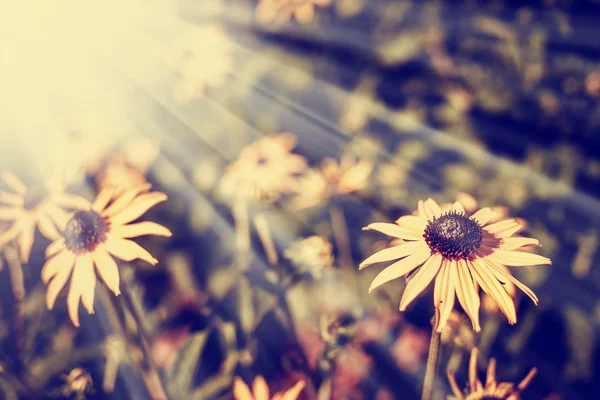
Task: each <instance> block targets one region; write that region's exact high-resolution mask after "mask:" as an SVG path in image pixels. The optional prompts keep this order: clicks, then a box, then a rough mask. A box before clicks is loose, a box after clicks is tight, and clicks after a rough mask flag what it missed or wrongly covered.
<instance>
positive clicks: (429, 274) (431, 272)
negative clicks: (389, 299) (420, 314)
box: [400, 253, 442, 311]
mask: <svg viewBox="0 0 600 400" xmlns="http://www.w3.org/2000/svg"><path fill="white" fill-rule="evenodd" d="M441 266H442V256H441V255H440V254H438V253H436V254H434V255H432V256H431V257H429V259H428V260H427V261H426V262H425V264H424V265H423V266H422V267H421V268H419V270H418V271H417V273H416V274H415V275H414V276H413V277H412V278H411V280H410V283H409V284H408V285H406V288H405V289H404V293H402V299H400V311H404V310H406V307H408V305H409V304H410V303H411V302H412V301H413V300H414V299H415V298H416V297H417V296H418V295H419V294H420V293H421V292H422V291H423V290H425V289H426V288H427V286H429V284H430V283H431V281H432V280H433V278H435V276H436V275H437V273H438V272H439V270H440V268H441Z"/></svg>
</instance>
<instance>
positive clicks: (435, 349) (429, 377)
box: [421, 312, 441, 400]
mask: <svg viewBox="0 0 600 400" xmlns="http://www.w3.org/2000/svg"><path fill="white" fill-rule="evenodd" d="M438 318H439V317H438V313H437V312H436V313H435V317H434V322H433V326H432V329H431V340H430V342H429V355H428V356H427V366H426V367H425V379H424V381H423V394H422V396H421V400H431V397H432V395H433V386H434V384H435V375H436V371H437V361H438V353H439V350H440V335H441V334H440V333H438V332H437V331H436V328H437V324H438Z"/></svg>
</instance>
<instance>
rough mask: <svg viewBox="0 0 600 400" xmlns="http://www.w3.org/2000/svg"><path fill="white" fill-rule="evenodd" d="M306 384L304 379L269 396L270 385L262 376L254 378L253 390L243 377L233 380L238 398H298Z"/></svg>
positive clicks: (235, 394)
mask: <svg viewBox="0 0 600 400" xmlns="http://www.w3.org/2000/svg"><path fill="white" fill-rule="evenodd" d="M304 385H305V383H304V381H299V382H298V383H296V384H295V385H294V386H292V387H291V388H290V389H288V390H286V391H284V392H278V393H275V395H273V397H272V398H271V397H269V396H270V395H269V386H267V382H265V379H264V378H263V377H262V376H257V377H256V378H254V382H253V383H252V391H250V388H249V387H248V385H246V383H245V382H244V381H243V380H242V379H241V378H238V377H236V378H235V381H234V382H233V396H234V397H235V399H236V400H296V399H297V398H298V396H299V395H300V392H301V391H302V389H304Z"/></svg>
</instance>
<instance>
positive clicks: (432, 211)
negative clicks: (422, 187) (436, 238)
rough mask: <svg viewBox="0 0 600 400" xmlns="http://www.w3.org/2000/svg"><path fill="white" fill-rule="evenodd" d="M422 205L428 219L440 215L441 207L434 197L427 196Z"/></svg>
mask: <svg viewBox="0 0 600 400" xmlns="http://www.w3.org/2000/svg"><path fill="white" fill-rule="evenodd" d="M424 206H425V212H426V213H427V216H428V218H427V219H428V220H432V219H433V218H439V217H440V216H441V215H442V209H441V208H440V206H439V205H438V203H436V201H435V200H434V199H432V198H429V199H427V200H425V203H424Z"/></svg>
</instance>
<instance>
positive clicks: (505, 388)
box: [448, 348, 537, 400]
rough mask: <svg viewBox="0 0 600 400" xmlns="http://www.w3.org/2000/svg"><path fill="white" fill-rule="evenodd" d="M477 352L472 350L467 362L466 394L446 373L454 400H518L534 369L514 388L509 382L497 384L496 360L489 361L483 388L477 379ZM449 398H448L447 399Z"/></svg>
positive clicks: (449, 373)
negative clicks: (467, 383)
mask: <svg viewBox="0 0 600 400" xmlns="http://www.w3.org/2000/svg"><path fill="white" fill-rule="evenodd" d="M478 353H479V351H478V350H477V348H473V350H472V351H471V359H470V361H469V386H468V389H467V391H468V393H463V392H462V391H461V390H460V389H459V387H458V384H457V383H456V378H455V377H454V374H453V373H452V372H450V371H448V381H449V382H450V387H451V388H452V393H454V399H455V400H485V399H504V400H519V399H520V398H521V392H522V391H523V390H525V388H526V387H527V386H529V383H530V382H531V380H532V379H533V378H534V377H535V374H536V373H537V369H536V368H532V369H531V371H529V373H528V374H527V376H526V377H525V378H523V380H522V381H521V383H519V384H518V385H517V386H516V387H515V385H514V384H513V383H510V382H498V381H497V379H496V360H495V359H493V358H492V359H491V360H490V362H489V364H488V368H487V373H486V382H485V386H483V384H482V383H481V381H480V380H479V378H478V377H477V356H478ZM449 398H450V397H449Z"/></svg>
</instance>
